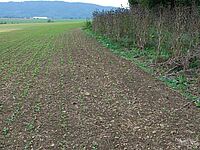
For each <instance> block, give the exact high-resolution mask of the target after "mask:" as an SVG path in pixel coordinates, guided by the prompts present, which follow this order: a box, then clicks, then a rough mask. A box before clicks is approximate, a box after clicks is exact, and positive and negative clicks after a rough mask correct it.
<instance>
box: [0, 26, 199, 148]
mask: <svg viewBox="0 0 200 150" xmlns="http://www.w3.org/2000/svg"><path fill="white" fill-rule="evenodd" d="M58 44H63V49H61V50H60V51H58V52H57V53H56V54H55V55H54V56H52V64H50V66H48V72H47V71H41V72H40V75H39V76H38V77H37V78H36V79H35V78H34V79H32V80H31V85H32V86H31V87H30V92H29V95H28V96H27V97H26V99H23V100H21V103H20V106H22V107H21V110H20V113H19V115H18V116H17V119H16V120H15V121H14V122H13V123H12V124H10V125H9V126H8V125H7V124H6V123H5V121H3V120H5V118H7V117H8V116H9V114H10V113H11V110H12V109H11V108H14V107H16V105H15V104H14V103H12V100H13V96H12V93H13V92H14V91H18V92H20V87H21V86H22V85H20V83H19V85H15V84H12V82H13V81H12V80H11V81H9V83H6V84H5V85H1V88H2V89H3V91H4V92H1V94H2V95H3V96H1V98H4V99H6V100H7V101H6V102H5V105H4V106H5V108H3V110H2V112H1V113H0V115H1V118H0V127H1V129H3V128H4V127H5V126H6V127H7V128H8V129H9V132H8V134H7V135H3V134H2V132H5V131H1V134H0V149H2V150H22V149H31V150H58V149H61V150H64V149H69V150H71V149H77V150H84V149H86V150H96V149H99V150H112V149H119V150H126V149H127V150H146V149H151V150H179V149H180V150H190V149H191V150H192V149H200V110H199V109H198V108H196V107H195V106H194V104H193V103H192V102H188V101H187V100H186V99H184V98H183V97H182V96H181V95H180V94H178V93H177V92H176V91H173V90H171V89H170V88H168V87H166V86H165V85H164V84H163V83H162V82H161V81H158V80H156V79H155V78H153V77H152V76H151V75H149V74H147V73H145V72H143V71H142V70H140V69H139V68H138V67H137V66H136V65H134V64H133V63H132V62H130V61H127V60H124V59H122V58H120V57H118V56H115V55H114V54H112V53H111V52H110V51H109V50H108V49H106V48H104V47H103V46H101V45H100V44H99V43H98V42H97V41H96V40H95V39H93V38H91V37H88V36H86V35H85V34H84V33H83V32H82V31H81V30H80V29H77V30H74V31H72V32H70V33H66V34H63V35H62V37H61V38H60V41H59V43H58ZM43 65H44V70H47V69H46V68H47V66H45V65H47V64H46V63H45V61H44V63H43ZM27 76H28V75H27ZM16 78H17V77H16ZM30 78H31V77H30ZM13 80H14V79H13ZM22 80H23V78H22ZM9 90H11V91H12V92H9ZM16 93H17V92H16ZM16 95H17V94H16ZM16 98H17V96H16ZM37 108H38V109H37ZM39 108H40V109H39Z"/></svg>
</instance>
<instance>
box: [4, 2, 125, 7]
mask: <svg viewBox="0 0 200 150" xmlns="http://www.w3.org/2000/svg"><path fill="white" fill-rule="evenodd" d="M8 1H14V2H19V1H31V0H0V2H8ZM32 1H33V0H32ZM34 1H35V0H34ZM40 1H41V0H40ZM45 1H47V0H45ZM52 1H53V0H52ZM59 1H66V2H84V3H93V4H99V5H103V6H117V7H120V6H121V5H123V7H127V4H128V0H59ZM0 5H1V4H0Z"/></svg>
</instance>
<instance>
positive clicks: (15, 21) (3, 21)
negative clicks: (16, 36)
mask: <svg viewBox="0 0 200 150" xmlns="http://www.w3.org/2000/svg"><path fill="white" fill-rule="evenodd" d="M49 20H50V21H51V22H79V21H84V19H31V18H30V19H24V18H0V24H20V23H46V22H48V21H49Z"/></svg>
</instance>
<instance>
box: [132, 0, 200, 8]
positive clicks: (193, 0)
mask: <svg viewBox="0 0 200 150" xmlns="http://www.w3.org/2000/svg"><path fill="white" fill-rule="evenodd" d="M129 4H130V5H131V6H134V5H137V4H140V5H142V6H144V7H148V8H153V7H156V6H164V7H168V6H170V7H171V8H174V7H175V6H192V5H193V4H195V5H200V0H129Z"/></svg>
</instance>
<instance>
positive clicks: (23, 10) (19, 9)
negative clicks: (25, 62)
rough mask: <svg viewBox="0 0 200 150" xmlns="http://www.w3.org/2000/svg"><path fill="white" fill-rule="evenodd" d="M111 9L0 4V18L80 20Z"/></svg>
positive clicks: (47, 3) (54, 3) (50, 3)
mask: <svg viewBox="0 0 200 150" xmlns="http://www.w3.org/2000/svg"><path fill="white" fill-rule="evenodd" d="M112 8H113V7H104V6H99V5H95V4H87V3H70V2H62V1H26V2H0V17H5V18H9V17H12V18H24V17H28V18H30V17H34V16H45V17H49V18H54V19H65V18H76V19H81V18H90V17H91V16H92V12H93V11H95V10H109V9H112Z"/></svg>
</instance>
